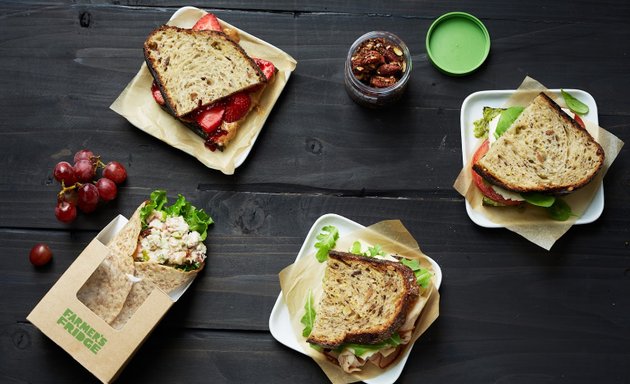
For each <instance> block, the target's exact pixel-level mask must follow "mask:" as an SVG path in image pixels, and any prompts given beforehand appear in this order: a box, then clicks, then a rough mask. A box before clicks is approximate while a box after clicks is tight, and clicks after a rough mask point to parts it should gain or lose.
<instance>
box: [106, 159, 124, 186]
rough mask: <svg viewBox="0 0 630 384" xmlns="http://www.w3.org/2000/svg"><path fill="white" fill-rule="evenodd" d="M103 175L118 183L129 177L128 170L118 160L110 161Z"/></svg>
mask: <svg viewBox="0 0 630 384" xmlns="http://www.w3.org/2000/svg"><path fill="white" fill-rule="evenodd" d="M103 177H106V178H108V179H110V180H111V181H113V182H114V183H116V184H120V183H122V182H123V181H125V179H126V178H127V170H126V169H125V167H124V166H123V165H122V164H120V163H119V162H117V161H110V162H109V163H107V165H106V166H105V168H104V169H103Z"/></svg>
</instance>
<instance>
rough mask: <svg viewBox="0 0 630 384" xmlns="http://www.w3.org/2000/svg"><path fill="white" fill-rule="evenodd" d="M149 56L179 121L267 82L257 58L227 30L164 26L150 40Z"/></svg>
mask: <svg viewBox="0 0 630 384" xmlns="http://www.w3.org/2000/svg"><path fill="white" fill-rule="evenodd" d="M144 57H145V61H146V63H147V66H148V67H149V70H150V71H151V74H152V75H153V78H154V79H155V81H156V83H157V85H158V87H159V88H160V91H161V92H162V95H163V96H164V100H165V102H166V105H167V106H168V108H169V109H170V110H171V112H172V113H173V115H175V116H176V117H179V118H181V117H182V116H185V115H186V114H188V113H190V112H192V111H194V110H195V109H197V108H199V107H203V106H207V105H210V104H213V103H215V102H217V101H218V100H221V99H223V98H225V97H227V96H230V95H232V94H234V93H237V92H241V91H246V90H249V89H252V88H254V87H257V86H260V85H262V84H265V83H266V82H267V79H266V77H265V75H264V74H263V72H262V71H261V70H260V68H258V65H256V63H255V62H254V60H252V59H251V58H250V57H249V56H248V55H247V54H246V53H245V51H244V50H243V49H242V48H241V46H240V45H238V44H237V43H235V42H234V41H232V40H231V39H230V38H228V37H227V35H225V34H224V33H223V32H218V31H209V30H204V31H193V30H191V29H183V28H177V27H171V26H162V27H160V28H158V29H156V30H154V31H153V32H151V34H150V35H149V37H148V38H147V39H146V40H145V42H144Z"/></svg>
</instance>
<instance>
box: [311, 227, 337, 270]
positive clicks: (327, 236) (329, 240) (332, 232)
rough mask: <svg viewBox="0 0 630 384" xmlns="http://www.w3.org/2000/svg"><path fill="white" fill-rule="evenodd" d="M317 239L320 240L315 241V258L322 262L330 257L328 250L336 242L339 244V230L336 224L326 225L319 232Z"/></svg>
mask: <svg viewBox="0 0 630 384" xmlns="http://www.w3.org/2000/svg"><path fill="white" fill-rule="evenodd" d="M316 239H317V240H318V241H317V242H316V243H315V248H317V253H316V254H315V258H317V261H319V262H320V263H323V262H324V261H326V260H327V259H328V251H330V250H331V249H333V248H334V247H335V244H337V239H339V230H338V229H337V227H335V226H334V225H326V226H324V227H323V228H322V231H321V232H320V233H319V234H317V237H316Z"/></svg>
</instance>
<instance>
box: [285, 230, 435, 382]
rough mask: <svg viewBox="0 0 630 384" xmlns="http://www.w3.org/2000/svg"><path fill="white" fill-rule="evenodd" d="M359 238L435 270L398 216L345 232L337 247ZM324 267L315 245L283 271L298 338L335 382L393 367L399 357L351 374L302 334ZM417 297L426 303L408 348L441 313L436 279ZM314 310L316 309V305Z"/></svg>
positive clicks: (367, 376) (343, 248)
mask: <svg viewBox="0 0 630 384" xmlns="http://www.w3.org/2000/svg"><path fill="white" fill-rule="evenodd" d="M356 240H358V241H360V242H361V244H362V245H363V246H364V247H365V246H368V245H370V246H373V245H375V244H379V245H381V247H382V249H383V250H384V251H386V252H388V253H392V254H398V255H401V256H404V257H406V258H409V259H418V260H419V261H420V264H421V265H422V266H423V267H424V268H427V269H429V270H430V271H433V268H432V266H431V263H430V262H429V261H428V260H427V259H426V256H425V255H424V254H423V253H422V251H421V250H420V248H419V247H418V243H417V242H416V241H415V239H414V238H413V236H411V234H410V233H409V232H408V231H407V229H406V228H405V227H404V226H403V225H402V223H401V222H400V221H398V220H388V221H382V222H379V223H376V224H374V225H372V226H370V227H367V228H365V229H362V230H359V231H356V232H353V233H351V234H347V235H344V236H343V237H341V238H340V239H339V240H338V241H337V244H336V246H335V249H337V250H340V251H348V250H349V249H350V248H351V246H352V243H353V242H354V241H356ZM325 269H326V263H319V262H318V261H317V259H316V258H315V249H313V252H311V253H310V254H308V255H307V256H306V257H302V258H301V259H299V260H296V262H295V263H293V264H292V265H290V266H288V267H286V268H285V269H283V270H282V271H281V272H280V286H281V287H282V294H283V297H284V301H285V303H286V305H287V308H288V310H289V313H290V316H291V323H292V325H293V332H294V333H295V336H296V338H297V340H299V341H300V344H301V347H302V350H303V351H304V353H305V354H306V355H308V356H310V357H311V358H313V360H315V362H316V363H317V364H318V365H319V366H320V368H321V369H322V370H323V371H324V373H326V376H328V378H329V379H330V381H331V382H333V383H351V382H355V381H360V380H366V379H370V378H374V377H375V376H378V375H380V374H382V373H383V372H385V371H387V370H390V369H392V368H394V366H395V364H396V363H397V362H398V360H396V361H395V362H394V363H393V364H391V365H390V366H388V367H387V368H385V369H380V368H378V367H376V366H374V365H372V364H371V363H369V362H368V363H366V364H365V366H364V367H363V371H362V372H359V373H355V374H348V373H345V372H344V371H343V370H342V369H341V368H340V367H339V366H338V365H337V364H334V363H332V362H330V361H328V359H327V358H326V357H325V356H324V354H323V353H320V352H318V351H316V350H315V349H313V348H311V347H310V346H309V344H308V343H307V342H306V338H305V337H303V336H302V329H303V328H304V325H303V324H302V323H301V322H300V319H301V318H302V316H303V315H304V303H305V301H306V298H307V295H308V294H309V291H312V293H313V298H314V302H315V303H319V301H320V298H321V296H322V279H323V277H324V271H325ZM433 272H434V271H433ZM421 291H422V289H421ZM418 300H419V302H420V303H421V305H423V306H424V307H423V308H422V312H421V314H420V316H419V318H418V320H417V322H416V328H415V330H414V333H413V336H412V339H411V341H410V343H409V344H407V346H406V348H408V347H409V346H411V345H413V343H414V342H415V341H416V340H417V339H418V337H420V335H422V333H424V332H425V331H426V330H427V328H429V326H430V325H431V324H432V323H433V322H434V321H435V319H437V317H438V315H439V301H440V294H439V292H438V290H437V289H436V288H435V286H434V285H433V283H432V284H431V285H430V286H429V288H427V289H426V290H424V291H423V292H421V296H420V298H419V299H418ZM315 310H316V311H317V307H316V308H315ZM403 353H404V351H403ZM403 353H401V355H402V354H403Z"/></svg>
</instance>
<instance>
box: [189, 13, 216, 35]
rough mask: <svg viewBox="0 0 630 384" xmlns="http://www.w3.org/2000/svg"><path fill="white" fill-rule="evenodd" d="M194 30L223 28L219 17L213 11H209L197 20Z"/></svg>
mask: <svg viewBox="0 0 630 384" xmlns="http://www.w3.org/2000/svg"><path fill="white" fill-rule="evenodd" d="M192 30H193V31H219V32H222V31H223V28H221V24H219V19H217V17H216V16H215V15H213V14H212V13H208V14H207V15H205V16H204V17H202V18H201V19H199V20H197V22H196V23H195V25H193V27H192Z"/></svg>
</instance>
